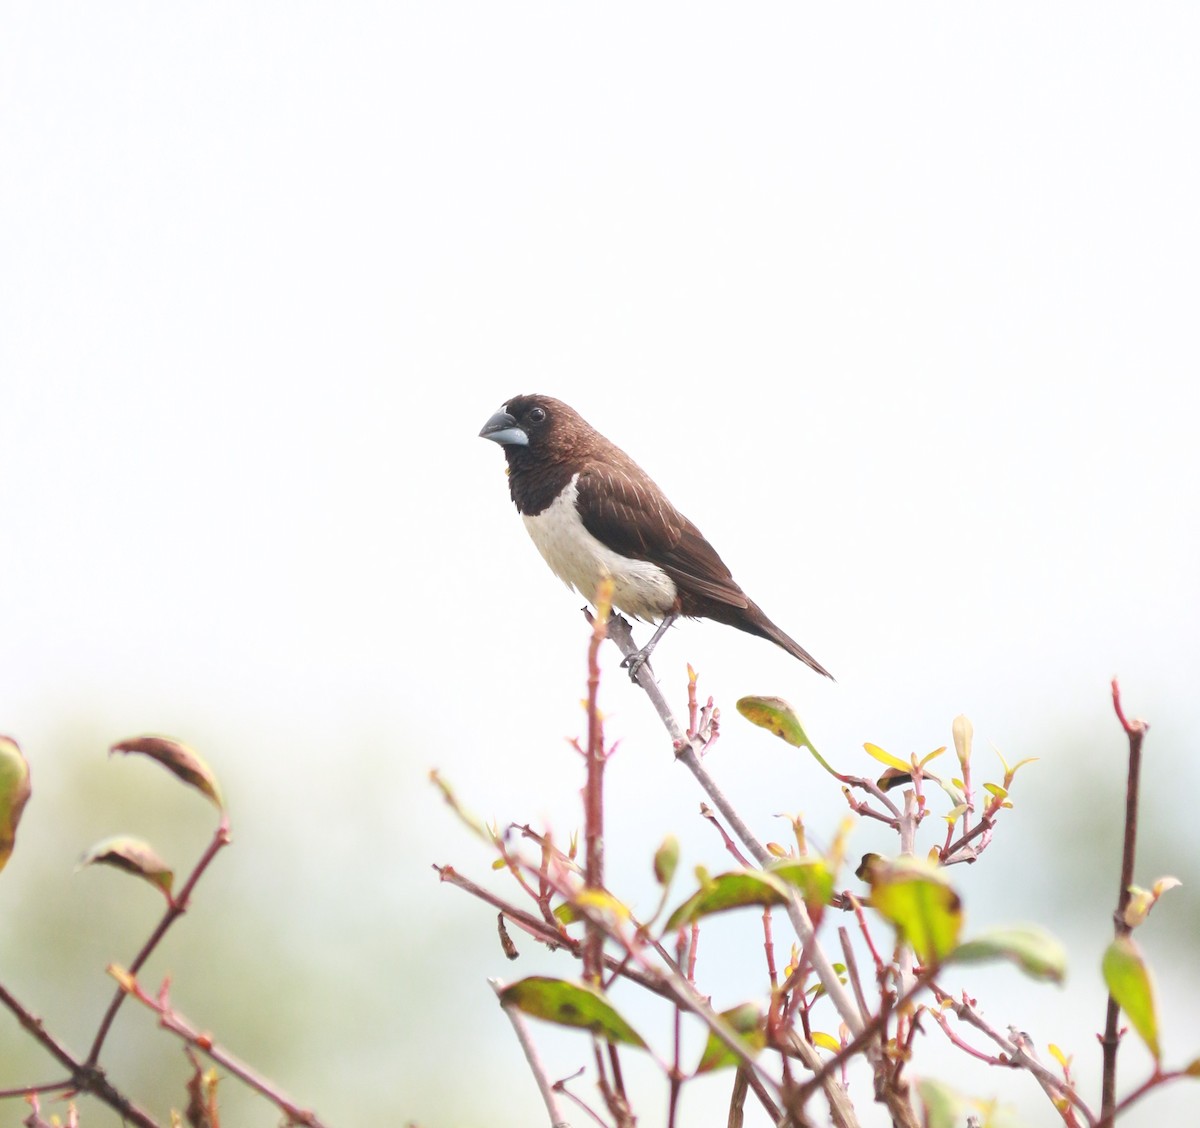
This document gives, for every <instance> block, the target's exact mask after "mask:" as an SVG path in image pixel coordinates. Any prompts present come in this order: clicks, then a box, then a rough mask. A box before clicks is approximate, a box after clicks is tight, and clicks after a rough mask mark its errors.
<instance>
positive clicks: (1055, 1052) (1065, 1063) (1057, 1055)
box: [1046, 1042, 1075, 1073]
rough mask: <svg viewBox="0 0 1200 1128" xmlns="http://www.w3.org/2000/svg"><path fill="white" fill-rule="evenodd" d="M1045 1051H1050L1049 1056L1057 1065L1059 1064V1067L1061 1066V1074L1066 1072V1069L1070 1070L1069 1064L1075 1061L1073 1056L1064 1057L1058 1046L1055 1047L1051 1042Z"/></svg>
mask: <svg viewBox="0 0 1200 1128" xmlns="http://www.w3.org/2000/svg"><path fill="white" fill-rule="evenodd" d="M1046 1049H1048V1050H1049V1051H1050V1054H1051V1056H1052V1057H1053V1058H1054V1060H1055V1061H1056V1062H1058V1064H1059V1065H1061V1066H1062V1068H1063V1072H1064V1073H1065V1072H1066V1071H1067V1070H1068V1069H1070V1068H1071V1062H1073V1061H1074V1060H1075V1055H1074V1054H1071V1055H1070V1056H1067V1055H1066V1054H1064V1053H1063V1052H1062V1050H1061V1049H1059V1048H1058V1046H1056V1045H1055V1044H1054V1043H1053V1042H1051V1043H1050V1044H1049V1045H1048V1046H1047V1047H1046Z"/></svg>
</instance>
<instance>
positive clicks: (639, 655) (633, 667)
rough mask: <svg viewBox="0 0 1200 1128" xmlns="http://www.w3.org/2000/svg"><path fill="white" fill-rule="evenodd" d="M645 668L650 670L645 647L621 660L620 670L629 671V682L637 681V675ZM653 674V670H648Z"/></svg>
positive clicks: (648, 657)
mask: <svg viewBox="0 0 1200 1128" xmlns="http://www.w3.org/2000/svg"><path fill="white" fill-rule="evenodd" d="M643 666H645V667H646V669H647V670H650V654H649V652H648V651H647V650H646V648H645V647H642V649H641V650H635V651H634V652H633V653H632V654H627V655H626V656H625V657H624V658H623V659H622V660H621V669H623V670H628V671H629V680H630V681H634V682H635V681H637V679H638V674H640V673H641V671H642V667H643ZM650 672H651V673H652V674H653V672H654V671H653V670H650Z"/></svg>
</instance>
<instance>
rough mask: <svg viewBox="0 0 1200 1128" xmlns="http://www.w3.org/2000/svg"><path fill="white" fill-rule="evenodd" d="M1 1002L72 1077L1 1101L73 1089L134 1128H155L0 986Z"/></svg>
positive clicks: (11, 1092) (99, 1072) (24, 1089)
mask: <svg viewBox="0 0 1200 1128" xmlns="http://www.w3.org/2000/svg"><path fill="white" fill-rule="evenodd" d="M0 1002H2V1003H3V1004H4V1005H5V1006H6V1007H8V1009H9V1010H10V1011H12V1013H13V1014H14V1015H15V1016H16V1019H17V1021H18V1022H19V1023H20V1024H21V1026H22V1027H24V1028H25V1030H26V1031H27V1032H28V1033H29V1034H31V1035H32V1036H33V1038H34V1040H35V1041H36V1042H37V1043H38V1044H39V1045H40V1046H41V1047H42V1048H43V1049H45V1050H46V1051H47V1052H48V1053H49V1054H50V1055H51V1056H52V1057H53V1058H54V1059H55V1061H57V1062H58V1063H59V1065H61V1066H64V1067H65V1068H66V1069H67V1070H69V1071H70V1074H71V1076H70V1077H69V1078H68V1079H67V1080H65V1081H64V1082H62V1083H60V1084H54V1085H50V1084H40V1085H25V1086H21V1087H19V1088H16V1089H6V1090H4V1091H3V1092H0V1097H8V1096H20V1095H22V1094H24V1093H35V1092H37V1093H48V1092H53V1091H56V1090H62V1089H75V1090H76V1091H78V1092H81V1093H91V1094H92V1096H94V1097H96V1098H97V1099H98V1100H100V1101H103V1102H104V1104H106V1105H108V1106H109V1108H112V1109H114V1110H116V1112H117V1113H118V1114H119V1115H120V1116H121V1117H122V1118H123V1119H124V1120H126V1121H127V1122H128V1123H130V1124H133V1125H135V1126H136V1128H158V1122H157V1121H155V1120H154V1119H153V1118H152V1117H151V1116H150V1114H149V1113H147V1112H144V1111H143V1110H142V1109H140V1108H138V1106H137V1105H135V1104H134V1103H133V1102H132V1101H131V1100H130V1099H129V1098H128V1097H126V1096H125V1095H124V1094H123V1093H121V1092H120V1091H119V1090H118V1089H116V1088H115V1087H114V1086H113V1084H112V1082H111V1081H109V1080H108V1078H107V1077H106V1076H105V1075H104V1071H103V1070H102V1069H100V1068H98V1067H97V1066H95V1065H93V1064H91V1063H89V1062H80V1061H77V1060H76V1059H75V1057H74V1055H73V1054H72V1053H71V1052H70V1051H69V1050H68V1049H67V1048H66V1047H65V1046H64V1045H63V1044H62V1043H61V1042H59V1041H58V1040H57V1039H56V1038H54V1037H53V1036H52V1035H51V1034H50V1033H49V1032H48V1031H47V1030H46V1028H45V1026H44V1025H43V1024H42V1020H41V1019H40V1018H38V1017H37V1016H36V1015H34V1014H32V1013H31V1012H30V1011H28V1010H26V1009H25V1007H24V1006H23V1005H22V1004H21V1003H20V1002H19V1001H18V1000H17V998H16V997H15V996H14V995H11V994H9V992H8V991H7V990H6V989H5V988H4V987H2V986H0Z"/></svg>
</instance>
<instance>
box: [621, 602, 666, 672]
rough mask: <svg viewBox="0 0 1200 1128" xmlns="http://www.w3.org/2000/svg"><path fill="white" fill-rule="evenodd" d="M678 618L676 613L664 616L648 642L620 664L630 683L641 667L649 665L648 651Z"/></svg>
mask: <svg viewBox="0 0 1200 1128" xmlns="http://www.w3.org/2000/svg"><path fill="white" fill-rule="evenodd" d="M678 618H679V613H678V612H677V611H672V612H671V613H670V614H669V615H667V616H666V618H664V619H663V621H662V622H661V623H659V624H658V629H657V630H656V631H655V632H654V634H653V635H652V636H651V638H650V641H649V642H648V643H646V645H645V646H643V647H642V648H641V650H635V651H634V652H633V653H632V654H630V655H627V656H626V658H625V659H624V660H623V661H622V662H621V666H622V668H623V669H626V670H628V671H629V677H630V680H631V681H637V676H638V671H639V670H640V669H641V668H642V667H643V666H647V665H649V662H650V651H652V650H653V649H654V648H655V647H656V646H657V645H658V640H659V639H660V638H662V636H663V635H665V634H666V633H667V630H668V628H669V627H670V626H671V624H672V623H674V622H675V620H676V619H678Z"/></svg>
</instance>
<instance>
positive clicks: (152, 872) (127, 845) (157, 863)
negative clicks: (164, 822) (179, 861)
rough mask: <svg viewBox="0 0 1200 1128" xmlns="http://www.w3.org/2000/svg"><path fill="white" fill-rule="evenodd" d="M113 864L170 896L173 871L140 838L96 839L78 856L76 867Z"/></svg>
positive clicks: (169, 897)
mask: <svg viewBox="0 0 1200 1128" xmlns="http://www.w3.org/2000/svg"><path fill="white" fill-rule="evenodd" d="M94 865H102V866H113V867H114V868H115V869H119V870H124V871H125V872H126V873H131V874H133V875H134V876H135V877H140V878H142V879H143V880H144V881H148V882H150V884H151V885H153V886H154V887H155V888H156V889H158V890H159V892H161V893H163V894H165V896H166V898H167V900H168V901H169V900H170V899H171V886H172V885H173V884H174V883H175V874H174V872H173V871H172V870H171V868H170V867H169V866H168V865H167V863H166V862H164V861H163V860H162V858H160V857H159V856H158V855H157V854H156V853H155V852H154V848H153V847H152V846H151V845H150V844H149V843H148V842H143V841H142V839H140V838H130V837H128V836H127V835H118V836H116V837H114V838H106V839H104V841H103V842H97V843H96V845H95V846H93V847H92V848H91V849H90V850H89V851H88V852H87V853H86V854H84V856H83V857H82V858H80V859H79V868H80V869H82V868H83V867H84V866H94Z"/></svg>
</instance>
